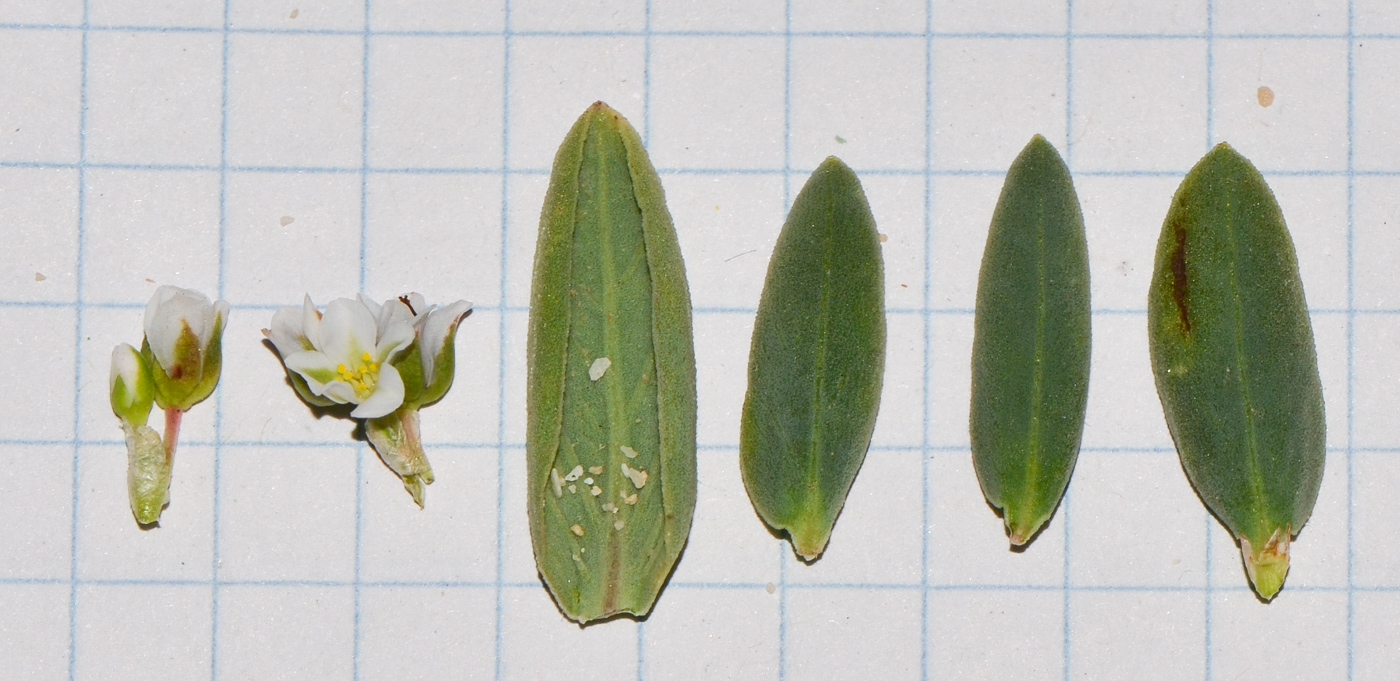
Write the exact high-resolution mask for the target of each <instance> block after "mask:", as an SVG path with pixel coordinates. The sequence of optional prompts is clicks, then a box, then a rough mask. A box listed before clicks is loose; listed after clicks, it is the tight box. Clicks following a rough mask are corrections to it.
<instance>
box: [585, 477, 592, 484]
mask: <svg viewBox="0 0 1400 681" xmlns="http://www.w3.org/2000/svg"><path fill="white" fill-rule="evenodd" d="M583 484H585V485H591V484H593V478H584V479H583Z"/></svg>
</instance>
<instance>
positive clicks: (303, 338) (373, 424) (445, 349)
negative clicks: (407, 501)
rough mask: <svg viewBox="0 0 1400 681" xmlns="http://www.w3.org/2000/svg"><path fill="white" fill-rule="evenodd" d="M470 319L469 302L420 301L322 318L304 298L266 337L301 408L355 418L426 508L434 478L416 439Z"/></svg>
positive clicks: (412, 298)
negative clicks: (339, 411) (344, 412)
mask: <svg viewBox="0 0 1400 681" xmlns="http://www.w3.org/2000/svg"><path fill="white" fill-rule="evenodd" d="M470 312H471V303H469V302H467V301H465V300H459V301H457V302H455V303H452V304H450V305H447V306H444V307H436V306H432V305H428V304H426V303H425V301H424V300H423V297H422V296H420V295H418V294H417V293H410V294H408V295H406V296H402V297H400V298H397V299H393V300H387V301H384V303H383V304H380V303H376V302H374V301H372V300H370V299H368V298H365V297H364V296H357V298H356V299H355V300H351V299H348V298H339V299H336V300H333V301H331V302H330V303H329V304H327V305H326V308H325V311H324V312H322V311H319V310H317V309H316V306H315V304H313V303H312V302H311V296H306V297H305V298H304V299H303V300H302V304H301V306H300V307H297V306H291V307H283V308H280V309H278V310H277V312H276V313H274V314H273V316H272V328H269V329H263V335H265V336H267V338H268V340H270V341H271V342H272V345H273V346H274V347H275V348H276V349H277V353H278V354H279V355H280V356H281V358H282V364H283V365H284V366H285V368H286V370H287V380H288V381H289V382H290V383H291V384H292V388H293V389H295V390H296V392H297V395H299V396H300V397H301V399H302V400H304V401H305V402H306V403H307V404H310V405H312V406H317V407H329V408H336V407H337V406H338V405H344V406H345V407H349V408H350V409H349V413H348V416H349V417H350V418H353V419H362V420H363V422H364V427H365V434H366V435H367V436H368V438H369V441H370V444H372V445H373V446H374V448H375V451H377V452H378V453H379V456H380V458H381V459H383V461H384V463H385V464H386V465H387V466H389V468H390V469H391V470H393V471H394V472H395V473H397V474H398V475H399V477H400V478H402V479H403V483H404V488H405V489H407V490H408V492H409V494H410V495H412V496H413V500H414V501H415V502H417V503H418V505H419V506H420V507H421V506H422V505H423V488H424V486H425V485H428V484H431V483H432V482H433V472H432V468H431V467H430V466H429V465H428V460H427V457H426V456H425V455H424V453H423V445H422V441H421V438H420V436H419V434H418V410H419V409H420V408H422V407H424V406H426V405H429V404H432V403H433V402H436V401H438V400H440V399H442V397H443V395H445V394H447V390H448V388H450V387H451V386H452V377H453V373H454V369H455V356H456V355H455V348H454V345H453V341H454V339H455V337H456V333H457V325H458V324H459V323H461V321H462V319H463V318H464V317H466V315H467V314H469V313H470ZM342 408H343V407H342Z"/></svg>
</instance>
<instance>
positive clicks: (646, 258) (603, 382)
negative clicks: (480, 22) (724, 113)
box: [526, 102, 695, 623]
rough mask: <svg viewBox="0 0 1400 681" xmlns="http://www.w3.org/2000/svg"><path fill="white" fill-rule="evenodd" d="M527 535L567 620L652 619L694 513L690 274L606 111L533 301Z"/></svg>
mask: <svg viewBox="0 0 1400 681" xmlns="http://www.w3.org/2000/svg"><path fill="white" fill-rule="evenodd" d="M528 354H529V359H528V363H529V369H528V370H529V378H528V386H527V404H528V409H529V421H528V432H527V449H528V465H529V482H528V484H529V491H528V494H527V495H526V498H527V500H528V503H529V515H530V537H531V540H532V542H533V544H534V549H535V562H536V565H537V566H538V567H539V571H540V574H541V575H542V576H543V577H544V581H545V583H546V584H547V585H548V586H549V589H550V591H551V592H552V593H553V594H554V598H555V602H557V603H558V604H559V607H560V609H561V610H563V612H564V614H565V615H567V616H568V617H570V618H571V619H574V620H577V621H578V622H581V623H583V622H588V621H591V620H596V619H601V618H606V617H610V616H613V615H617V614H621V613H630V614H633V615H645V614H646V613H647V612H649V611H650V610H651V607H652V604H653V603H654V602H655V600H656V597H657V595H658V594H659V593H660V590H661V587H662V585H663V584H664V583H665V581H666V578H667V576H668V575H669V574H670V572H671V569H672V567H673V566H674V565H675V562H676V559H677V558H678V557H679V555H680V551H681V547H682V546H684V545H685V541H686V537H687V536H688V535H689V532H690V520H691V515H692V513H693V511H694V507H695V353H694V348H693V341H692V334H691V326H690V294H689V292H688V290H687V288H686V280H685V267H684V264H683V263H682V262H681V253H680V247H679V245H678V243H677V240H676V234H675V230H674V228H673V227H672V225H671V217H670V214H669V213H667V211H666V202H665V196H664V195H663V193H662V189H661V182H660V179H659V178H658V177H657V176H656V171H655V170H654V169H653V168H652V166H651V162H650V161H649V160H648V159H647V155H646V151H645V150H644V149H643V148H642V142H641V139H640V138H639V137H638V136H637V133H636V132H635V131H634V130H633V129H632V127H631V126H630V125H628V123H627V121H626V119H624V118H623V117H622V116H621V115H620V114H618V113H617V112H616V111H614V110H612V109H611V108H609V107H608V106H607V105H605V104H603V103H602V102H599V103H597V104H594V105H593V106H592V107H590V108H589V109H588V110H587V111H586V112H584V114H583V115H582V116H580V117H579V119H578V122H576V123H575V124H574V127H573V129H572V130H570V131H569V134H568V136H567V137H565V138H564V142H563V144H562V145H560V147H559V152H558V154H557V155H556V156H555V159H554V171H553V174H552V175H551V176H550V183H549V192H548V194H547V195H546V197H545V203H544V210H543V212H542V214H541V216H540V232H539V239H538V241H537V244H536V252H535V271H534V281H533V283H532V286H531V291H530V331H529V350H528Z"/></svg>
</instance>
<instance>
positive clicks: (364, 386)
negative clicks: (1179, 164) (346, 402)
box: [336, 352, 379, 399]
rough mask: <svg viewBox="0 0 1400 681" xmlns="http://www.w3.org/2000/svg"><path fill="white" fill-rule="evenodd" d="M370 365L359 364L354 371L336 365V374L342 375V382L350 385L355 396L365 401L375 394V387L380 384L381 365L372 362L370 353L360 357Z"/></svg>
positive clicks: (342, 365)
mask: <svg viewBox="0 0 1400 681" xmlns="http://www.w3.org/2000/svg"><path fill="white" fill-rule="evenodd" d="M360 357H361V358H362V359H363V360H364V361H365V362H367V363H368V364H364V363H362V364H359V365H357V366H355V367H354V368H353V369H351V368H346V366H345V365H344V364H337V365H336V372H337V373H338V374H340V380H342V381H345V382H346V383H348V384H350V387H351V388H354V389H355V394H356V395H358V396H359V397H360V399H364V398H366V397H369V395H370V393H372V392H374V386H375V385H377V384H378V383H379V363H378V362H374V361H371V360H373V359H374V358H373V356H371V355H370V354H369V353H368V352H366V353H364V354H362V355H361V356H360Z"/></svg>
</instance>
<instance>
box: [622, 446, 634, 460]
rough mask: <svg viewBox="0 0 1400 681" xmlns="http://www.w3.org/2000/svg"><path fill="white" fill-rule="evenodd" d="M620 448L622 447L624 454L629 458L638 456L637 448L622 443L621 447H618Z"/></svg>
mask: <svg viewBox="0 0 1400 681" xmlns="http://www.w3.org/2000/svg"><path fill="white" fill-rule="evenodd" d="M618 449H621V450H622V453H623V455H625V456H626V457H627V458H629V459H635V458H637V450H635V449H632V448H631V447H628V446H627V445H622V446H621V447H618Z"/></svg>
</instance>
